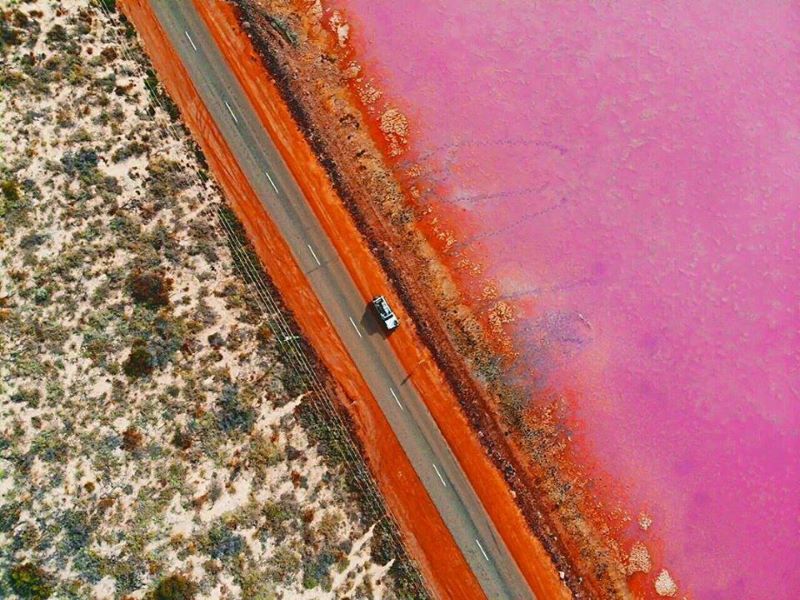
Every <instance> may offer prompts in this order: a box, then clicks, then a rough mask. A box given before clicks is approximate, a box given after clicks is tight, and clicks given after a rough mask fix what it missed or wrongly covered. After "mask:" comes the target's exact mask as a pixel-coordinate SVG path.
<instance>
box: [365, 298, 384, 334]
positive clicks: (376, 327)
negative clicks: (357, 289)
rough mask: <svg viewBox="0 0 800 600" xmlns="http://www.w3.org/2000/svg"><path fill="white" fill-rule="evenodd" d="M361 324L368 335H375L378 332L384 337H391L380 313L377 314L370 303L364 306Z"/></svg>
mask: <svg viewBox="0 0 800 600" xmlns="http://www.w3.org/2000/svg"><path fill="white" fill-rule="evenodd" d="M359 325H361V328H362V329H363V330H364V331H365V332H366V333H367V335H373V334H376V333H377V334H378V335H380V336H381V337H383V338H388V337H389V332H388V331H386V328H385V327H384V326H383V323H382V322H381V320H380V319H379V318H378V315H376V314H375V311H374V310H373V308H372V305H370V304H367V306H366V307H365V308H364V312H363V313H362V315H361V320H360V321H359Z"/></svg>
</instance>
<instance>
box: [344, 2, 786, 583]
mask: <svg viewBox="0 0 800 600" xmlns="http://www.w3.org/2000/svg"><path fill="white" fill-rule="evenodd" d="M335 4H336V5H337V6H340V7H342V8H344V9H345V12H346V13H347V15H348V17H349V19H350V20H351V21H352V22H353V23H354V25H355V39H354V43H355V46H356V49H357V52H358V54H359V58H360V59H361V60H362V61H363V62H365V63H366V64H367V66H368V70H369V71H370V72H371V73H376V74H377V75H378V77H379V83H380V86H381V87H382V89H383V90H384V92H385V93H386V96H387V97H388V98H390V99H391V101H392V102H393V103H394V104H396V105H398V106H399V107H400V108H401V109H402V110H403V111H404V112H406V113H407V114H408V115H409V117H410V119H411V122H412V124H413V126H414V130H413V132H412V135H413V149H414V152H415V154H416V156H417V157H418V158H419V159H420V161H421V163H422V165H423V167H424V166H426V165H428V166H433V167H437V168H438V170H436V171H435V172H434V173H433V175H432V176H439V177H441V180H440V183H442V184H443V186H444V189H447V190H448V193H447V194H446V195H445V196H444V197H439V198H438V199H435V200H433V202H434V205H435V207H436V209H437V211H438V213H439V214H440V215H443V216H444V217H445V219H446V220H448V221H449V222H450V224H451V225H453V226H454V227H455V229H456V230H457V231H458V232H459V235H458V237H459V239H461V240H462V242H463V244H464V246H465V247H466V248H467V249H468V250H469V251H471V252H472V253H473V254H478V255H480V256H481V257H482V258H483V260H484V264H485V267H486V274H487V275H488V276H489V277H491V278H492V279H495V280H496V281H497V282H498V283H499V284H500V289H501V295H502V296H503V297H504V298H506V299H508V300H511V301H513V302H514V303H515V305H516V306H517V307H518V308H519V310H520V311H521V314H520V318H519V320H518V321H517V323H516V325H515V337H516V343H517V345H518V347H519V349H520V350H521V351H522V360H523V363H522V364H523V365H524V366H525V368H524V369H521V370H520V373H521V376H523V377H526V378H527V381H528V382H529V383H530V384H531V385H532V386H533V388H534V389H536V390H540V391H541V390H545V389H548V390H558V391H562V392H565V393H569V397H570V398H574V400H572V401H571V402H572V404H571V406H570V410H571V412H572V414H571V416H570V421H571V423H573V424H574V423H579V424H580V427H578V428H577V429H576V434H575V442H576V444H577V445H578V447H579V448H582V449H584V450H585V451H588V452H590V453H591V455H593V456H595V457H597V458H598V460H599V463H600V468H601V469H602V470H603V471H604V472H605V473H607V474H609V475H611V476H612V478H613V479H615V480H616V481H617V482H618V483H619V484H620V485H621V486H622V489H624V492H625V500H624V502H625V506H626V508H627V510H628V511H629V512H630V514H631V515H634V516H635V515H636V514H638V512H639V511H640V510H641V509H642V508H646V509H647V512H648V513H649V514H650V515H651V516H652V517H653V519H654V525H653V527H652V528H651V530H649V531H648V532H647V533H643V532H637V531H636V530H635V528H633V527H632V528H631V531H630V532H629V537H628V542H630V540H632V539H634V538H635V537H636V536H644V539H650V536H653V538H655V539H660V540H661V541H662V542H663V565H662V564H660V563H659V564H657V565H655V567H656V568H657V569H660V568H661V567H663V566H666V567H667V568H668V569H669V570H670V572H671V573H672V574H673V575H674V576H675V578H676V579H677V581H678V583H679V584H680V587H681V590H682V591H690V592H691V594H692V596H693V597H696V598H734V597H736V598H765V599H766V598H769V599H784V598H785V599H795V598H797V597H800V437H798V426H800V409H798V395H799V394H800V357H799V354H800V308H799V305H800V299H799V297H800V277H799V275H800V260H799V259H798V245H799V243H798V237H799V236H798V229H800V225H799V223H800V101H798V98H800V60H799V59H800V6H798V5H797V4H794V3H789V2H779V1H777V0H776V1H774V2H756V1H752V2H735V3H734V2H726V1H723V0H709V1H707V2H693V1H685V2H669V3H660V2H659V3H655V2H633V1H623V2H616V3H608V2H532V1H530V0H505V1H499V0H471V1H468V2H465V1H464V0H402V1H396V0H380V1H378V0H336V2H335Z"/></svg>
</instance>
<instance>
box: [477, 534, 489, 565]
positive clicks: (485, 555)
mask: <svg viewBox="0 0 800 600" xmlns="http://www.w3.org/2000/svg"><path fill="white" fill-rule="evenodd" d="M475 543H476V544H478V549H479V550H480V551H481V554H483V558H485V559H486V561H487V562H488V561H489V556H488V555H487V554H486V550H484V549H483V546H481V543H480V541H479V540H478V538H475Z"/></svg>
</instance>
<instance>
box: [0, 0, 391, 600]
mask: <svg viewBox="0 0 800 600" xmlns="http://www.w3.org/2000/svg"><path fill="white" fill-rule="evenodd" d="M12 5H13V6H14V7H18V9H19V10H20V11H21V12H22V13H23V14H25V15H27V16H28V17H29V18H30V19H32V21H38V24H39V27H40V28H41V32H40V33H39V34H38V37H36V36H35V33H34V29H35V27H33V26H30V27H31V29H29V30H28V31H27V32H26V31H25V27H24V26H22V25H20V27H17V29H19V31H20V32H21V34H20V35H21V37H22V40H23V44H22V45H17V46H10V47H9V48H7V49H6V55H5V57H4V59H3V60H4V63H3V67H2V68H3V71H2V73H3V74H4V75H7V74H8V73H10V72H13V73H17V74H20V76H21V79H20V81H19V82H18V83H15V84H14V85H12V86H8V85H4V86H3V89H2V97H0V150H1V151H2V152H1V154H0V180H3V181H14V182H15V184H14V185H15V188H18V189H20V193H21V196H22V198H23V203H24V204H26V205H27V207H26V208H24V210H21V211H17V212H15V210H16V209H13V210H12V209H11V208H10V204H9V201H8V200H7V199H6V200H4V202H5V204H4V205H3V210H2V211H0V212H3V213H4V216H3V217H2V223H1V224H0V310H2V312H1V313H0V355H2V356H3V357H6V358H8V360H7V359H6V358H4V359H3V360H2V361H0V433H1V434H2V440H3V443H4V450H3V452H2V458H0V571H3V572H6V573H8V572H10V571H11V570H12V569H13V568H14V567H15V566H18V565H20V564H22V563H25V562H29V563H31V564H34V565H36V566H37V567H38V568H40V569H42V572H43V573H44V576H45V577H46V579H47V580H48V581H49V585H50V588H51V591H53V594H54V597H91V598H115V597H116V598H118V597H121V596H126V597H128V598H144V597H145V596H146V595H147V594H148V592H149V591H150V590H152V589H153V587H154V586H155V585H156V584H157V582H158V581H159V580H160V579H161V578H163V577H166V576H168V575H170V574H173V573H180V574H183V575H185V576H187V577H188V578H189V579H191V580H192V581H193V582H194V583H195V584H196V590H197V598H238V597H245V596H246V597H251V598H263V599H267V598H341V597H345V596H347V597H351V598H366V597H374V598H382V597H386V598H391V597H394V591H393V587H392V586H393V583H392V579H391V577H387V576H386V573H387V571H388V569H389V567H390V566H391V562H390V563H389V564H387V565H380V564H377V563H375V562H373V560H372V559H371V558H370V541H371V538H372V533H373V527H371V526H370V525H373V524H371V523H366V524H365V523H362V522H361V520H360V518H359V512H358V510H359V509H358V506H357V504H355V501H354V500H353V498H352V497H351V496H350V495H349V494H348V493H347V491H346V490H345V489H344V487H343V484H342V481H343V477H342V474H341V472H340V471H339V468H334V467H329V466H327V465H326V463H325V460H324V459H323V457H322V456H321V455H320V454H319V451H318V448H317V447H316V446H315V445H313V444H311V443H310V441H309V438H308V435H307V433H306V432H305V430H304V429H303V427H302V426H301V424H300V422H299V419H298V417H297V415H296V412H295V411H296V410H299V409H302V408H303V404H304V403H306V402H310V401H311V399H310V398H309V397H308V396H306V395H302V394H298V395H296V397H294V398H292V397H289V395H288V393H287V391H286V390H285V388H284V384H283V383H282V378H283V377H284V375H285V374H286V367H285V365H284V364H282V363H281V357H280V355H279V352H278V349H277V347H276V345H275V343H274V340H273V341H267V342H264V341H260V340H259V338H258V335H257V330H258V327H259V326H260V325H263V324H264V323H265V322H266V321H265V317H264V315H263V314H260V313H259V311H258V310H254V308H253V307H254V306H255V305H256V304H255V301H254V298H253V295H252V293H251V292H249V291H248V290H247V289H246V288H245V287H244V286H243V285H242V283H241V281H240V280H239V278H238V276H237V274H236V272H235V271H234V268H233V262H232V259H231V256H230V252H229V250H228V248H227V246H226V244H225V242H224V240H223V238H222V236H221V235H220V234H219V231H218V230H216V229H214V228H210V227H206V229H203V226H204V225H206V224H209V223H210V224H213V223H214V222H215V221H214V214H213V211H209V207H213V206H218V205H220V204H221V203H222V199H221V198H220V196H219V194H218V192H217V190H216V188H214V187H213V186H212V185H210V184H203V183H200V182H199V180H198V179H196V174H197V173H198V171H199V170H200V166H199V164H198V162H197V160H196V159H195V156H194V154H193V153H192V151H191V147H190V145H189V143H188V140H187V138H186V137H185V135H183V134H181V135H182V137H181V139H180V140H179V141H175V140H173V139H172V138H171V137H170V136H169V135H167V132H166V130H165V128H164V124H165V123H166V122H167V120H168V117H167V116H166V114H165V113H164V112H163V111H161V110H160V109H159V110H157V111H156V115H155V117H153V116H151V115H149V114H148V110H149V107H150V105H151V103H150V99H149V94H148V92H147V91H146V88H145V86H144V82H143V79H142V76H141V70H140V68H139V66H138V65H137V64H136V62H133V61H130V60H126V59H123V58H120V57H116V58H114V57H111V58H101V51H102V50H104V49H106V48H114V49H116V50H119V46H118V45H117V41H116V40H117V38H116V37H115V36H114V35H113V32H112V31H111V29H110V28H109V27H108V24H107V22H106V21H105V20H104V19H100V18H98V14H97V13H96V12H94V11H88V12H87V9H88V7H89V1H88V0H64V1H61V2H48V1H42V0H40V1H34V2H27V3H21V4H17V3H11V4H8V3H0V6H12ZM36 11H41V15H39V16H34V17H32V16H31V15H32V14H33V15H35V14H36ZM82 11H83V12H84V18H83V19H81V17H80V15H81V12H82ZM9 15H11V13H9ZM8 18H9V19H12V21H13V17H12V16H9V17H8ZM81 22H83V23H84V25H83V31H80V30H79V29H78V28H79V24H80V23H81ZM57 24H60V25H62V26H64V27H65V28H66V31H67V35H68V38H69V39H72V40H77V44H78V46H77V48H79V50H80V58H79V60H77V61H76V64H77V66H75V65H73V66H72V67H69V66H67V67H63V66H61V67H57V68H53V69H51V70H50V72H51V76H52V77H53V78H54V80H53V81H50V82H49V83H47V84H46V87H45V88H41V87H40V88H38V91H37V86H36V85H34V84H35V83H36V82H35V79H37V76H36V74H35V73H34V72H32V71H30V69H29V70H28V72H26V69H25V68H24V66H23V63H22V58H23V56H25V55H29V54H30V55H32V56H34V57H35V64H36V65H38V66H42V65H46V64H47V63H48V60H49V59H51V58H52V57H54V56H56V57H57V56H63V55H64V53H65V51H66V50H65V46H64V44H63V43H51V42H48V41H47V39H46V37H47V35H46V34H47V33H48V32H49V31H51V30H52V28H53V27H54V26H55V25H57ZM14 27H16V25H14ZM344 33H345V34H346V32H344ZM34 37H36V41H35V43H33V44H31V45H26V44H27V42H28V41H29V40H32V39H33V38H34ZM133 42H134V43H135V39H134V41H133ZM107 76H111V77H114V78H115V80H114V81H113V83H112V84H111V85H110V86H109V87H107V88H106V89H103V88H102V86H98V85H96V82H97V81H98V80H100V79H101V78H103V77H107ZM103 119H106V120H107V121H106V122H105V123H104V122H103ZM59 121H60V123H59ZM133 140H137V141H140V142H142V143H143V144H144V145H145V147H146V151H145V152H144V153H143V154H141V155H139V156H131V157H129V158H127V159H124V160H118V161H115V160H114V159H113V158H112V156H113V154H114V152H115V151H116V150H119V149H120V148H122V147H125V146H126V145H128V144H129V143H130V142H131V141H133ZM89 148H91V149H93V150H94V151H96V153H97V156H98V161H97V171H96V172H94V171H93V175H92V177H93V178H94V179H93V180H92V182H91V183H86V182H84V183H81V182H80V178H79V177H78V176H77V175H75V174H69V173H66V172H65V170H64V168H63V167H62V163H63V161H62V159H63V157H64V155H65V153H67V152H72V153H77V152H79V151H81V150H85V149H89ZM163 160H167V161H174V163H176V164H178V165H179V168H178V169H177V170H176V175H175V176H174V177H175V178H176V179H178V180H179V179H180V178H182V177H189V178H190V179H189V180H188V181H187V184H186V185H182V184H174V181H173V186H172V188H170V189H169V190H168V191H167V192H166V193H164V192H163V191H162V192H159V193H155V192H153V190H152V187H151V186H152V184H153V181H152V179H153V177H152V173H151V172H150V170H151V169H152V168H153V166H154V165H157V163H158V162H159V161H163ZM103 177H112V178H113V179H114V180H115V181H114V184H115V185H110V184H108V185H107V184H102V183H98V181H99V180H102V178H103ZM98 178H99V179H98ZM26 181H28V182H29V183H25V182H26ZM109 186H110V187H109ZM116 186H118V187H116ZM102 188H105V190H106V191H105V192H103V189H102ZM19 215H22V216H21V217H20V216H19ZM18 217H19V219H18ZM17 219H18V222H16V221H15V222H14V223H13V224H12V221H14V220H17ZM159 227H160V228H161V229H162V230H163V239H164V240H165V241H164V242H163V243H161V244H159V243H158V242H156V241H154V240H155V239H156V238H155V235H154V234H155V232H156V231H158V229H159ZM126 228H127V229H126ZM32 234H38V235H41V236H43V237H42V238H41V239H40V240H38V241H34V242H32V241H31V238H30V236H31V235H32ZM203 245H205V253H204V252H203V251H200V250H201V246H203ZM209 252H213V253H216V255H217V256H218V257H219V259H218V260H217V261H213V260H211V259H209V258H208V256H207V254H208V253H209ZM135 261H138V262H137V263H136V264H145V265H147V269H148V270H149V271H154V272H163V273H164V274H166V276H167V277H169V278H170V279H171V280H172V286H171V290H170V294H169V301H170V304H169V306H168V307H166V308H162V309H160V311H161V312H159V309H148V308H145V307H143V306H141V305H137V304H135V303H134V302H133V301H132V298H131V295H130V291H129V289H128V286H127V283H126V281H127V277H128V276H129V275H130V274H131V273H132V272H133V270H134V268H135V265H134V262H135ZM159 323H162V324H163V323H168V324H169V325H168V327H174V328H175V330H174V331H177V333H170V334H165V336H166V337H165V339H166V340H167V341H170V340H176V339H177V340H178V341H179V342H180V344H178V347H177V348H172V349H171V350H163V354H164V356H165V357H166V358H165V359H164V361H163V365H161V366H159V367H157V368H156V369H155V370H154V372H153V373H152V374H151V375H149V376H145V377H143V378H139V379H132V378H130V377H127V376H126V375H125V374H124V373H123V371H122V366H123V365H124V363H125V361H126V360H127V359H128V356H129V355H130V352H131V348H132V344H133V341H134V339H137V338H143V337H144V338H145V339H146V340H147V343H148V344H151V340H152V339H156V338H157V337H158V336H157V334H156V333H155V332H156V330H157V329H156V328H157V327H159V326H160V325H159ZM143 331H144V332H145V333H142V332H143ZM170 331H172V330H170ZM213 334H219V335H220V336H222V338H223V339H224V340H226V341H225V343H224V345H223V346H222V347H220V348H218V349H215V348H213V347H212V346H211V344H210V342H209V341H208V338H209V336H211V335H213ZM93 340H94V341H93ZM148 348H151V346H150V345H148ZM152 352H153V353H155V352H156V351H155V350H152ZM154 355H155V354H154ZM256 382H257V383H256ZM226 383H230V384H235V385H236V386H237V387H238V401H239V402H240V403H241V405H242V406H245V407H247V408H249V409H251V410H252V411H253V412H252V415H253V419H252V426H251V427H249V428H245V429H244V430H239V429H235V428H234V429H232V430H226V431H223V430H221V429H220V427H221V425H220V422H221V421H220V415H221V412H222V409H221V408H220V404H219V402H220V397H221V394H222V393H223V389H224V387H225V385H226ZM176 429H181V430H183V431H189V430H192V431H193V434H192V444H191V447H189V448H188V449H183V450H182V449H180V448H178V447H177V446H176V444H175V443H173V436H174V434H175V431H176ZM126 430H127V431H129V432H130V431H135V432H136V433H137V434H138V435H139V436H140V437H141V440H140V442H139V446H138V448H136V449H133V450H131V449H128V450H126V449H125V448H123V447H122V439H123V434H124V433H125V432H126ZM258 444H262V446H261V447H264V448H267V449H268V451H269V452H270V453H272V454H271V458H269V459H268V460H267V463H266V465H265V466H264V467H263V468H258V467H257V466H256V462H254V461H256V460H257V459H256V458H255V457H256V456H257V454H255V452H256V450H257V447H258V446H257V445H258ZM276 503H279V504H281V505H285V506H288V507H290V510H289V513H290V516H289V517H286V518H285V521H284V528H285V531H284V532H283V533H282V534H278V533H275V532H274V531H272V530H271V529H270V528H269V527H268V525H267V520H266V519H267V517H266V516H265V515H266V513H265V511H266V510H267V509H268V507H270V506H274V505H276ZM71 523H74V524H73V525H70V524H71ZM214 528H217V529H220V528H221V529H223V530H224V531H225V532H226V534H229V535H232V536H234V538H235V539H237V540H240V546H239V547H238V549H237V550H236V551H235V552H234V553H233V554H232V556H223V557H217V558H214V557H213V556H212V555H211V553H212V551H213V548H214V547H215V546H213V544H211V542H209V539H210V537H209V535H210V532H211V531H212V530H213V529H214ZM324 552H330V553H332V555H335V557H336V560H335V564H333V565H332V566H331V567H330V569H329V578H328V579H327V586H324V585H323V582H322V581H320V582H308V581H307V582H306V583H307V584H308V585H309V586H310V585H311V584H312V583H316V585H314V586H313V587H310V589H306V587H304V581H303V575H304V562H305V563H308V562H313V561H314V560H316V559H317V558H318V557H319V556H320V555H321V553H324ZM287 557H288V558H287ZM280 560H283V561H286V560H289V564H290V565H291V566H290V567H287V568H283V575H279V571H281V566H280V564H279V561H280ZM292 563H294V564H292ZM9 585H10V584H9V581H8V578H5V579H3V580H2V582H0V596H3V597H14V594H13V590H12V589H11V588H10V587H9ZM324 587H327V589H323V588H324ZM244 589H246V590H247V591H243V590H244Z"/></svg>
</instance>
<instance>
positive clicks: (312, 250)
mask: <svg viewBox="0 0 800 600" xmlns="http://www.w3.org/2000/svg"><path fill="white" fill-rule="evenodd" d="M306 246H308V249H309V250H310V251H311V256H313V257H314V260H315V261H317V264H318V265H319V266H320V267H321V266H322V263H321V262H319V259H318V258H317V253H316V252H314V249H313V248H312V247H311V244H306Z"/></svg>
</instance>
